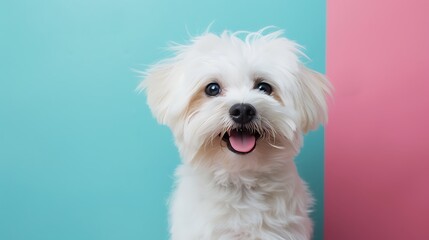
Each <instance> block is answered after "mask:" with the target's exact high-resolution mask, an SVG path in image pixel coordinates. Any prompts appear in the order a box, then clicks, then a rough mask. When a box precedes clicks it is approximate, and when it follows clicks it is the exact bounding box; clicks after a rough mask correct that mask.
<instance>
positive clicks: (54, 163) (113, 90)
mask: <svg viewBox="0 0 429 240" xmlns="http://www.w3.org/2000/svg"><path fill="white" fill-rule="evenodd" d="M213 21H214V24H213V27H212V29H213V30H214V31H216V32H220V31H222V30H224V29H229V30H251V31H255V30H259V29H261V28H262V27H265V26H268V25H274V26H277V27H279V28H281V29H285V30H286V36H288V37H289V38H291V39H293V40H296V41H297V42H299V43H300V44H302V45H303V46H304V47H305V48H306V51H305V52H306V54H307V55H308V56H309V57H311V59H312V61H311V62H309V63H308V65H309V66H310V67H312V68H314V69H316V70H318V71H321V72H324V69H325V1H324V0H315V1H311V2H310V1H292V0H287V1H283V0H269V1H245V0H238V1H227V0H216V1H215V0H210V1H191V0H183V1H167V0H144V1H141V0H124V1H101V0H58V1H51V0H38V1H31V0H22V1H2V2H1V3H0V35H1V36H0V239H1V240H36V239H41V240H42V239H43V240H49V239H53V240H54V239H55V240H58V239H61V240H67V239H70V240H76V239H79V240H86V239H88V240H89V239H90V240H97V239H100V240H101V239H102V240H110V239H121V240H122V239H127V240H132V239H155V240H161V239H168V233H167V208H166V201H167V198H168V195H169V193H170V189H171V186H172V182H173V180H172V175H173V169H174V168H175V166H177V164H178V163H179V157H178V154H177V150H176V149H175V147H174V144H173V140H172V137H171V134H170V133H169V131H168V129H166V128H165V127H162V126H159V125H158V124H157V123H156V122H155V120H154V119H153V118H152V116H151V115H150V112H149V110H148V108H147V107H146V105H145V97H144V95H138V94H137V93H136V92H135V91H134V90H135V87H136V86H137V84H138V81H139V80H138V78H137V74H136V73H135V72H133V69H138V70H143V69H145V68H146V65H148V64H151V63H154V62H155V61H157V60H159V59H161V58H163V57H165V56H167V55H168V53H166V52H165V51H164V47H165V46H166V45H167V43H168V42H169V41H176V42H179V43H185V42H186V41H187V39H188V38H189V36H188V35H189V34H191V35H195V34H197V33H201V32H203V31H204V30H205V29H206V28H207V26H208V25H209V24H210V23H212V22H213ZM188 32H189V33H188ZM323 151H324V147H323V129H320V130H318V131H316V132H313V133H311V134H310V135H309V136H308V137H307V138H306V143H305V147H304V149H303V151H302V153H301V155H300V156H299V158H298V160H297V164H298V166H299V170H300V172H301V173H302V176H303V177H304V178H305V180H307V181H308V182H309V184H310V187H311V189H312V190H313V192H314V193H315V198H316V199H317V205H316V209H315V212H314V213H313V218H314V220H315V228H316V230H315V239H322V237H323V199H324V197H323V180H324V179H323Z"/></svg>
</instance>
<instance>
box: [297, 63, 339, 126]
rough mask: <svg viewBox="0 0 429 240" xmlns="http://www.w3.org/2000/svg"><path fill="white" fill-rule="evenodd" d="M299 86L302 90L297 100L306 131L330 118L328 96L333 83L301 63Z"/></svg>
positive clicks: (301, 120) (302, 124)
mask: <svg viewBox="0 0 429 240" xmlns="http://www.w3.org/2000/svg"><path fill="white" fill-rule="evenodd" d="M298 86H299V89H300V91H299V93H298V94H297V95H296V99H295V102H296V107H297V110H298V112H299V113H300V125H301V130H302V131H303V132H304V133H306V132H308V131H310V130H314V129H316V128H317V127H318V126H319V124H323V123H326V121H327V120H328V112H327V97H328V96H330V95H331V84H330V83H329V81H328V80H327V79H326V78H325V76H323V75H322V74H320V73H318V72H315V71H313V70H311V69H308V68H307V67H305V66H303V65H301V66H300V71H299V74H298Z"/></svg>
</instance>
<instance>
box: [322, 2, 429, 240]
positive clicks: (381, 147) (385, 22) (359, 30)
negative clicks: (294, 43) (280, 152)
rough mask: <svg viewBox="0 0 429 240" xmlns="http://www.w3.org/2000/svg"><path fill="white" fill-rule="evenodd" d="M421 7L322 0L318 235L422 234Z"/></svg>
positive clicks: (428, 163)
mask: <svg viewBox="0 0 429 240" xmlns="http://www.w3.org/2000/svg"><path fill="white" fill-rule="evenodd" d="M428 11H429V2H428V1H424V0H420V1H419V0H409V1H405V0H394V1H391V0H376V1H374V0H360V1H350V0H347V1H344V0H329V1H328V26H327V28H328V29H327V36H328V41H327V42H328V44H327V50H328V51H327V74H328V76H329V78H330V79H331V81H332V82H333V84H334V86H335V88H336V91H335V100H334V103H333V104H332V105H331V108H330V122H329V124H328V127H327V131H326V160H325V161H326V162H325V164H326V186H325V196H326V204H325V206H326V207H325V214H326V215H325V220H326V222H325V224H326V225H325V239H329V240H344V239H347V240H354V239H355V240H361V239H366V240H380V239H389V240H392V239H398V240H399V239H413V240H414V239H415V240H424V239H429V187H428V183H429V174H428V171H429V151H428V147H429V140H428V136H429V71H428V69H429V15H428Z"/></svg>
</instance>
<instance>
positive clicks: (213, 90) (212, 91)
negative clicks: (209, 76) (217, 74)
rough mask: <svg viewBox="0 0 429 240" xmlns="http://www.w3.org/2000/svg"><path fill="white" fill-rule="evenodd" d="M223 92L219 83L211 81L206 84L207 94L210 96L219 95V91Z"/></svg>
mask: <svg viewBox="0 0 429 240" xmlns="http://www.w3.org/2000/svg"><path fill="white" fill-rule="evenodd" d="M220 92H221V89H220V86H219V84H217V83H210V84H209V85H207V86H206V94H207V95H208V96H211V97H214V96H217V95H219V93H220Z"/></svg>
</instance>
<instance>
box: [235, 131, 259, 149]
mask: <svg viewBox="0 0 429 240" xmlns="http://www.w3.org/2000/svg"><path fill="white" fill-rule="evenodd" d="M229 142H230V143H231V147H232V148H234V150H235V151H237V152H242V153H247V152H250V151H251V150H252V149H253V148H254V147H255V144H256V138H255V136H253V135H251V134H249V133H246V132H237V131H231V133H230V136H229Z"/></svg>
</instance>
